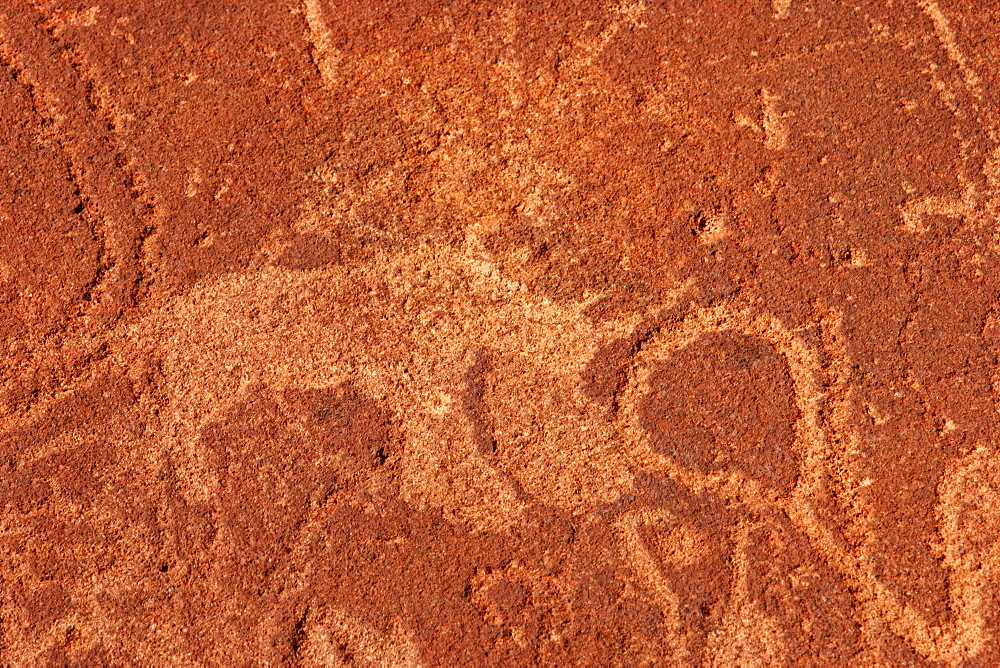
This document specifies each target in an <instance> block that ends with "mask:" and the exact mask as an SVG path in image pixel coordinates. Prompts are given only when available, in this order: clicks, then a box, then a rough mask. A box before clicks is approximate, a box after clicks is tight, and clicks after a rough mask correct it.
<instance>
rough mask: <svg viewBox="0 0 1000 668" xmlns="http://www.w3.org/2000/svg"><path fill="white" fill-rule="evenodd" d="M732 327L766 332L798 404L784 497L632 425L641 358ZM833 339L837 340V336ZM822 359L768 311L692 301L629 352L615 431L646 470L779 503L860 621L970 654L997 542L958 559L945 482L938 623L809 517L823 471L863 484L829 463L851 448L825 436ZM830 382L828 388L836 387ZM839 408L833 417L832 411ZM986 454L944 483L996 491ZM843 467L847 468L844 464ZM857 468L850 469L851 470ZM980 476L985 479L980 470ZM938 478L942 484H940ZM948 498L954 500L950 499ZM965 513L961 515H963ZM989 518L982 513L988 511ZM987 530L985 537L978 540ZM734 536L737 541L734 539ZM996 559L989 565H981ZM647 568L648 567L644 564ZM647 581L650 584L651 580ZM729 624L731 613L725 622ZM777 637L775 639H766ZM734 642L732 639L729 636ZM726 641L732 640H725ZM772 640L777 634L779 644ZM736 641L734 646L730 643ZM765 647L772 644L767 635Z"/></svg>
mask: <svg viewBox="0 0 1000 668" xmlns="http://www.w3.org/2000/svg"><path fill="white" fill-rule="evenodd" d="M828 317H832V318H833V321H832V322H833V324H834V326H835V323H836V318H837V316H836V314H835V313H834V312H831V315H830V316H828ZM720 331H735V332H740V333H743V334H747V335H752V336H759V337H761V338H763V339H766V340H768V341H769V342H770V343H771V344H772V345H773V346H774V348H775V349H776V350H777V351H779V352H780V353H781V354H782V355H783V356H784V357H785V359H786V360H787V363H788V368H789V371H790V373H791V376H792V379H793V384H794V389H795V403H796V405H797V407H798V409H799V419H798V421H797V422H796V425H795V431H796V437H795V450H796V453H797V455H798V457H799V462H800V465H799V472H800V475H799V479H798V482H797V484H796V486H795V488H794V489H793V490H792V492H791V494H790V495H788V496H787V497H785V496H779V495H777V494H775V492H774V491H773V490H772V489H769V488H767V487H765V486H763V485H761V484H760V482H759V481H757V480H755V479H752V478H749V477H747V476H746V475H744V474H742V473H740V472H738V471H728V470H727V471H720V472H712V473H703V472H700V471H698V470H695V469H692V468H688V467H685V466H682V465H680V464H678V463H677V462H676V461H674V460H672V459H670V458H669V457H665V456H663V455H660V454H658V453H656V452H653V451H652V450H651V449H649V446H648V442H649V441H648V435H647V434H646V433H644V430H643V428H642V427H641V426H640V423H641V419H640V416H639V414H638V411H637V407H638V405H639V403H640V399H641V398H642V396H643V395H645V394H647V393H648V392H649V391H650V387H649V385H648V378H649V373H650V364H651V363H653V362H655V361H656V360H659V359H666V358H669V356H670V355H672V354H675V353H676V352H677V351H680V350H682V349H683V348H685V347H686V346H689V345H691V344H692V343H693V342H695V341H696V340H697V339H698V338H700V337H703V336H705V335H706V334H709V333H712V332H720ZM836 345H842V344H836ZM841 364H843V362H841ZM823 373H824V372H823V371H822V367H821V365H820V364H819V358H818V351H816V350H815V349H813V348H812V347H811V346H809V345H808V344H806V343H805V342H804V341H803V340H802V339H801V338H799V337H798V336H796V335H795V333H794V332H791V331H789V330H787V329H786V328H784V327H783V326H782V325H781V323H780V321H778V320H777V319H776V318H774V317H773V316H769V315H767V314H761V313H756V312H755V311H754V309H752V308H751V307H749V306H745V305H740V304H738V303H730V304H726V305H720V306H717V307H714V308H710V309H699V310H696V311H695V312H694V313H692V314H690V315H689V316H688V317H687V318H686V319H685V320H684V321H683V322H682V323H681V325H680V326H679V327H677V328H676V329H674V330H671V331H666V332H661V333H660V334H659V335H658V336H657V337H656V338H655V340H653V341H651V342H650V343H649V344H647V345H646V346H644V348H643V350H642V353H641V354H640V355H638V356H637V358H636V361H635V366H634V371H633V374H632V376H631V378H630V381H629V383H628V386H627V388H626V391H625V392H624V393H623V397H622V406H623V410H622V412H621V418H620V419H621V422H620V429H621V432H622V434H623V435H624V436H625V437H626V439H627V440H628V441H629V442H630V443H631V445H632V448H633V452H634V456H635V459H636V461H639V462H642V463H643V466H645V467H648V468H649V469H650V470H658V471H663V472H665V473H667V474H668V475H670V477H671V478H673V479H674V480H676V481H677V482H679V483H681V484H683V485H684V486H685V487H687V488H688V489H690V490H692V491H694V492H707V493H710V494H713V495H716V496H718V497H720V498H723V499H726V500H729V501H731V502H734V503H739V504H742V505H745V506H746V507H748V508H750V509H754V510H758V511H763V510H767V509H768V508H774V509H780V510H781V511H782V512H784V513H785V514H786V515H787V516H788V517H789V518H790V519H791V520H792V521H793V522H794V523H795V524H796V525H797V526H798V527H799V528H800V529H801V530H802V531H803V532H804V533H805V534H806V535H807V536H809V539H810V541H811V542H812V544H813V546H814V547H815V548H816V549H817V550H818V551H819V552H820V553H821V554H822V555H823V556H824V557H825V558H826V560H827V562H828V563H829V564H830V565H831V566H833V567H834V568H836V569H837V570H838V571H840V572H841V573H842V574H843V575H844V576H845V577H847V578H848V579H849V580H850V581H852V582H853V583H854V586H856V587H858V589H859V590H860V591H861V595H860V596H859V603H860V605H861V607H862V609H863V610H864V612H865V614H864V617H863V625H864V624H867V623H869V622H871V621H873V620H881V621H883V622H885V623H887V624H888V625H889V626H890V627H891V628H892V629H893V631H894V632H896V633H898V634H899V635H900V636H901V637H903V638H905V639H906V640H907V641H908V642H909V643H910V644H911V645H912V646H913V647H914V648H915V649H916V650H917V651H919V652H920V653H921V654H922V655H923V656H925V657H927V658H929V659H931V660H934V661H941V662H944V663H948V664H957V663H960V662H961V661H963V660H965V659H968V658H972V657H975V656H976V655H977V654H978V653H979V651H980V650H981V649H982V648H983V646H984V644H985V642H986V636H985V634H984V626H985V623H986V615H987V612H988V608H987V607H986V598H985V588H986V587H987V586H988V582H989V578H988V576H986V575H985V574H984V573H983V566H984V565H985V564H987V563H988V564H995V551H996V549H997V548H995V547H993V546H992V545H991V546H990V547H988V548H985V551H982V550H981V551H980V552H979V554H981V555H983V556H981V557H979V559H981V561H980V560H979V559H977V558H976V557H974V556H969V557H963V558H961V559H960V558H959V557H958V555H959V554H962V555H965V554H966V549H964V548H963V547H960V546H959V545H960V543H961V542H962V541H967V540H969V536H970V535H972V534H970V533H969V532H966V531H960V530H959V527H960V524H961V522H962V521H966V522H967V521H969V520H968V519H963V520H959V519H957V517H956V514H955V513H956V512H957V511H956V508H957V507H958V503H959V502H958V501H957V499H958V498H967V497H965V496H960V493H958V492H954V491H950V492H948V493H947V494H943V495H942V510H941V511H940V513H941V514H940V517H941V518H942V519H941V523H940V525H941V536H942V541H943V545H944V547H942V548H941V549H942V553H943V554H947V555H950V556H949V557H948V558H947V559H946V562H947V565H948V566H949V567H950V568H951V571H952V573H953V574H954V575H953V579H952V584H951V589H950V592H949V596H950V600H951V601H952V606H953V608H954V609H955V611H956V617H955V619H954V620H952V621H950V622H947V623H945V624H942V625H938V626H935V625H932V624H931V623H929V622H928V621H927V620H926V619H924V618H923V617H922V616H921V614H920V613H919V612H917V611H915V610H913V609H912V608H910V607H909V606H906V605H903V604H901V603H900V602H899V601H898V600H897V599H896V596H895V595H894V594H893V593H892V592H890V591H889V589H888V588H887V587H886V585H885V584H883V583H882V582H881V581H880V580H879V579H878V577H877V575H876V573H875V572H874V570H873V567H872V565H871V562H870V560H868V559H865V558H864V555H863V554H856V553H853V552H851V551H849V550H846V549H845V548H844V547H843V544H844V543H843V541H842V540H840V539H839V538H838V537H837V536H836V535H835V534H834V533H833V532H832V531H831V530H830V529H829V528H828V527H826V526H825V525H824V524H823V523H822V522H821V521H820V520H819V518H818V516H817V509H816V507H815V499H818V498H822V486H823V484H824V480H825V479H826V478H828V477H829V478H832V479H834V480H840V481H841V484H844V485H846V486H847V488H848V489H857V488H859V487H863V486H864V485H865V483H864V481H858V480H857V479H856V477H854V478H852V477H851V475H849V476H848V477H847V479H846V480H844V479H843V478H842V474H841V473H840V471H841V470H844V469H843V468H842V467H840V466H838V465H837V462H838V460H839V461H841V462H843V461H844V460H843V457H844V456H845V455H846V456H847V457H848V459H849V458H850V456H851V454H850V453H851V451H850V450H848V452H847V453H838V452H836V451H835V450H834V449H833V447H832V445H833V443H834V442H835V441H837V440H838V439H837V436H838V435H837V434H835V433H834V431H833V429H832V428H831V426H829V425H828V423H826V422H825V421H824V420H822V419H821V418H820V412H821V410H822V407H823V406H824V405H825V404H826V403H827V402H828V400H829V398H830V397H829V394H830V392H829V391H828V390H824V389H823V388H824V385H825V383H824V382H823V381H822V376H823ZM836 388H837V385H836V384H835V385H834V392H838V390H837V389H836ZM845 400H848V399H847V397H844V396H843V395H841V397H840V399H839V400H837V399H836V397H835V402H834V405H835V406H840V407H839V408H836V409H835V413H834V417H835V422H834V425H835V427H834V428H839V429H844V430H845V431H844V433H843V434H841V435H840V436H841V437H842V438H844V439H846V440H845V442H846V443H847V444H848V445H850V444H851V443H857V436H856V435H855V434H852V433H851V430H852V426H851V425H850V423H849V422H848V421H847V420H846V419H845V415H844V410H845V405H844V404H843V402H844V401H845ZM838 416H840V417H839V419H836V418H837V417H838ZM987 462H990V459H989V457H988V455H987V454H986V451H982V452H980V453H979V454H978V455H977V457H976V458H974V459H972V460H971V461H970V462H969V463H968V464H966V465H965V466H964V467H959V468H956V469H953V471H954V472H953V473H951V474H950V478H949V480H952V479H954V480H957V481H961V482H960V484H957V485H950V486H949V487H948V488H949V489H958V488H967V487H968V486H969V485H970V484H971V485H979V486H982V488H981V489H979V490H978V491H979V492H981V493H982V494H983V495H984V496H983V498H991V496H995V492H994V491H993V486H994V485H995V484H996V481H995V480H993V478H995V471H993V468H995V467H992V466H991V465H990V464H988V463H987ZM846 470H848V471H852V470H856V469H854V467H852V466H848V467H847V469H846ZM853 475H854V476H857V473H854V474H853ZM980 475H982V476H983V478H980V479H978V480H975V481H974V482H972V481H967V479H966V477H965V476H970V477H971V476H980ZM984 478H985V479H984ZM945 484H946V483H944V482H943V483H942V489H944V485H945ZM951 499H955V501H950V500H951ZM848 503H849V504H850V505H854V504H857V503H858V500H857V498H856V497H855V496H854V495H853V494H850V495H849V496H848ZM968 517H970V515H964V516H963V518H968ZM987 521H988V520H987ZM992 540H995V538H987V541H992ZM737 543H739V540H737ZM629 545H630V548H631V549H633V550H638V549H639V547H637V546H636V545H634V544H632V543H629ZM633 559H635V560H636V561H635V562H634V563H636V564H637V566H636V568H637V569H644V568H647V567H646V566H643V565H642V564H643V563H645V562H644V561H643V559H642V553H641V552H640V553H639V556H637V557H634V558H633ZM994 567H995V566H988V567H987V569H986V572H989V568H994ZM647 570H648V569H647ZM643 577H645V578H646V580H647V581H651V580H650V578H649V577H648V576H643ZM651 586H652V585H651ZM655 587H656V588H657V589H656V591H657V592H659V588H660V587H662V585H661V584H660V583H655ZM657 595H658V596H659V597H660V599H661V600H665V601H666V607H665V610H664V612H665V614H667V615H670V614H672V611H673V609H674V608H673V604H671V603H670V600H669V598H664V597H663V595H662V594H659V593H657ZM740 619H743V620H744V621H742V622H739V623H740V624H743V623H745V620H746V619H758V621H759V622H760V623H761V624H763V627H764V628H768V623H767V621H766V619H765V618H764V617H763V616H761V614H759V612H754V611H752V610H750V611H748V612H746V615H744V616H741V617H740ZM733 623H734V624H735V623H736V622H733ZM740 628H742V627H739V626H737V627H733V629H732V630H731V631H730V633H731V634H735V635H733V638H738V637H743V636H742V635H741V632H740V631H739V629H740ZM772 640H773V642H774V643H778V639H777V638H773V639H772ZM732 642H733V643H736V645H739V642H737V641H735V640H733V641H732ZM730 644H732V643H730ZM778 645H779V646H780V643H778ZM733 646H735V645H733ZM768 646H773V645H771V644H768ZM757 650H761V651H763V650H762V648H760V647H754V648H749V649H747V651H748V652H751V653H752V652H755V651H757Z"/></svg>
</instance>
